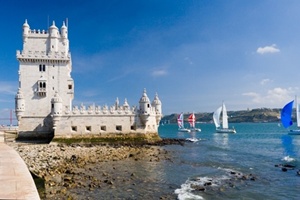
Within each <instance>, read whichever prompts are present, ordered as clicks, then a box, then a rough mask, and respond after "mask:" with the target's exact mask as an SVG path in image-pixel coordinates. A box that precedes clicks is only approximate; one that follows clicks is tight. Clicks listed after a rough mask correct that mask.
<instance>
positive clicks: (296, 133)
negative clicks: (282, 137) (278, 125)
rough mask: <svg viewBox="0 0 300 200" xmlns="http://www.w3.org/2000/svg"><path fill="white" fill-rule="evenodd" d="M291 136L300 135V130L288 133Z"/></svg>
mask: <svg viewBox="0 0 300 200" xmlns="http://www.w3.org/2000/svg"><path fill="white" fill-rule="evenodd" d="M288 134H289V135H300V129H296V130H290V131H289V132H288Z"/></svg>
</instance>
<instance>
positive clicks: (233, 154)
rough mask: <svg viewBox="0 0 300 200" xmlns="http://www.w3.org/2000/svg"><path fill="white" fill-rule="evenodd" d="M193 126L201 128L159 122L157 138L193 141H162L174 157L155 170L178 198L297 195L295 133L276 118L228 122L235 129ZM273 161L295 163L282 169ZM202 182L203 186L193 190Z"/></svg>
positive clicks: (299, 156)
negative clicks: (223, 131)
mask: <svg viewBox="0 0 300 200" xmlns="http://www.w3.org/2000/svg"><path fill="white" fill-rule="evenodd" d="M197 125H198V126H199V127H200V128H201V129H202V131H201V132H197V133H194V134H192V133H180V132H178V131H177V125H176V124H167V125H164V126H160V127H159V134H160V136H161V137H162V138H191V137H194V138H197V139H198V140H199V141H198V142H194V143H186V144H185V145H184V146H180V145H170V146H167V147H166V148H167V149H168V150H169V151H172V152H173V153H174V156H175V158H174V159H173V162H172V163H165V164H164V165H163V166H160V167H159V169H157V170H158V171H157V173H159V174H160V175H161V176H162V181H161V182H164V183H165V184H168V185H169V186H170V185H172V187H168V188H167V189H168V190H172V192H174V193H175V195H176V196H177V198H178V199H280V200H282V199H300V176H299V175H297V171H298V170H299V169H300V135H298V136H297V135H291V136H290V135H288V134H287V130H286V129H284V128H283V127H281V126H279V125H278V124H277V123H237V124H230V125H233V126H234V127H235V129H236V130H237V134H220V133H215V131H214V130H215V127H214V125H213V124H197ZM278 164H290V165H295V166H296V167H295V169H288V170H287V171H286V172H284V171H282V169H281V168H280V167H275V165H278ZM237 174H239V175H237ZM242 176H244V177H243V178H241V177H242ZM245 177H246V178H245ZM251 177H252V178H251ZM208 182H210V184H211V185H209V186H205V191H200V190H198V189H197V187H200V186H203V185H204V184H205V183H208Z"/></svg>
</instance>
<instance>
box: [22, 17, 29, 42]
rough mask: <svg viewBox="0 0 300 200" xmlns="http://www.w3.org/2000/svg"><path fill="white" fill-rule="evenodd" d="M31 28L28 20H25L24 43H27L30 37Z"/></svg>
mask: <svg viewBox="0 0 300 200" xmlns="http://www.w3.org/2000/svg"><path fill="white" fill-rule="evenodd" d="M29 31H30V27H29V25H28V23H27V19H26V20H25V23H24V24H23V42H26V41H27V38H28V35H29Z"/></svg>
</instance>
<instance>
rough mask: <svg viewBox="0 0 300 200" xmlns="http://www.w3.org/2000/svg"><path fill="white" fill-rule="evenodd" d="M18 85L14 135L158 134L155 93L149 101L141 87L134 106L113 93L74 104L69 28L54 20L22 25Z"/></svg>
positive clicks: (159, 114)
mask: <svg viewBox="0 0 300 200" xmlns="http://www.w3.org/2000/svg"><path fill="white" fill-rule="evenodd" d="M16 57H17V60H18V61H19V71H18V73H19V88H18V92H17V95H16V97H15V112H16V117H17V120H18V127H19V129H18V135H23V136H25V137H26V135H28V136H29V135H31V136H32V135H33V136H37V137H39V136H45V135H48V134H52V135H53V134H54V135H53V136H54V137H58V138H59V137H66V138H69V137H75V136H83V137H84V136H95V135H97V136H106V135H111V134H131V135H132V134H135V133H136V134H158V126H159V122H160V120H161V118H162V105H161V101H160V100H159V98H158V95H157V94H156V95H155V97H154V99H153V101H152V102H150V100H149V98H148V96H147V93H146V90H145V89H144V91H143V93H142V96H141V98H140V100H139V106H138V107H137V106H132V107H131V106H130V105H129V104H128V102H127V100H126V99H125V101H124V103H123V104H120V103H119V100H118V98H117V99H116V102H115V103H113V105H112V106H107V105H103V106H99V105H95V104H94V105H88V106H85V105H80V106H73V105H72V101H73V98H74V80H73V79H72V77H71V72H72V60H71V53H70V51H69V40H68V27H67V26H66V24H65V23H64V22H63V24H62V26H61V28H60V30H59V29H58V28H57V27H56V26H55V22H53V24H52V25H51V26H50V27H49V29H48V31H45V30H39V29H38V30H36V29H33V30H32V29H30V26H29V24H28V23H27V20H25V23H24V24H23V50H22V51H19V50H17V53H16Z"/></svg>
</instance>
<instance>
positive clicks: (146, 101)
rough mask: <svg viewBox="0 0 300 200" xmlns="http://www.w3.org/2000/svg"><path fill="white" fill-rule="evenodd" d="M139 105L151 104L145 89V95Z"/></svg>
mask: <svg viewBox="0 0 300 200" xmlns="http://www.w3.org/2000/svg"><path fill="white" fill-rule="evenodd" d="M139 103H150V100H149V98H148V96H147V93H146V89H144V92H143V95H142V97H141V98H140V101H139Z"/></svg>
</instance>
